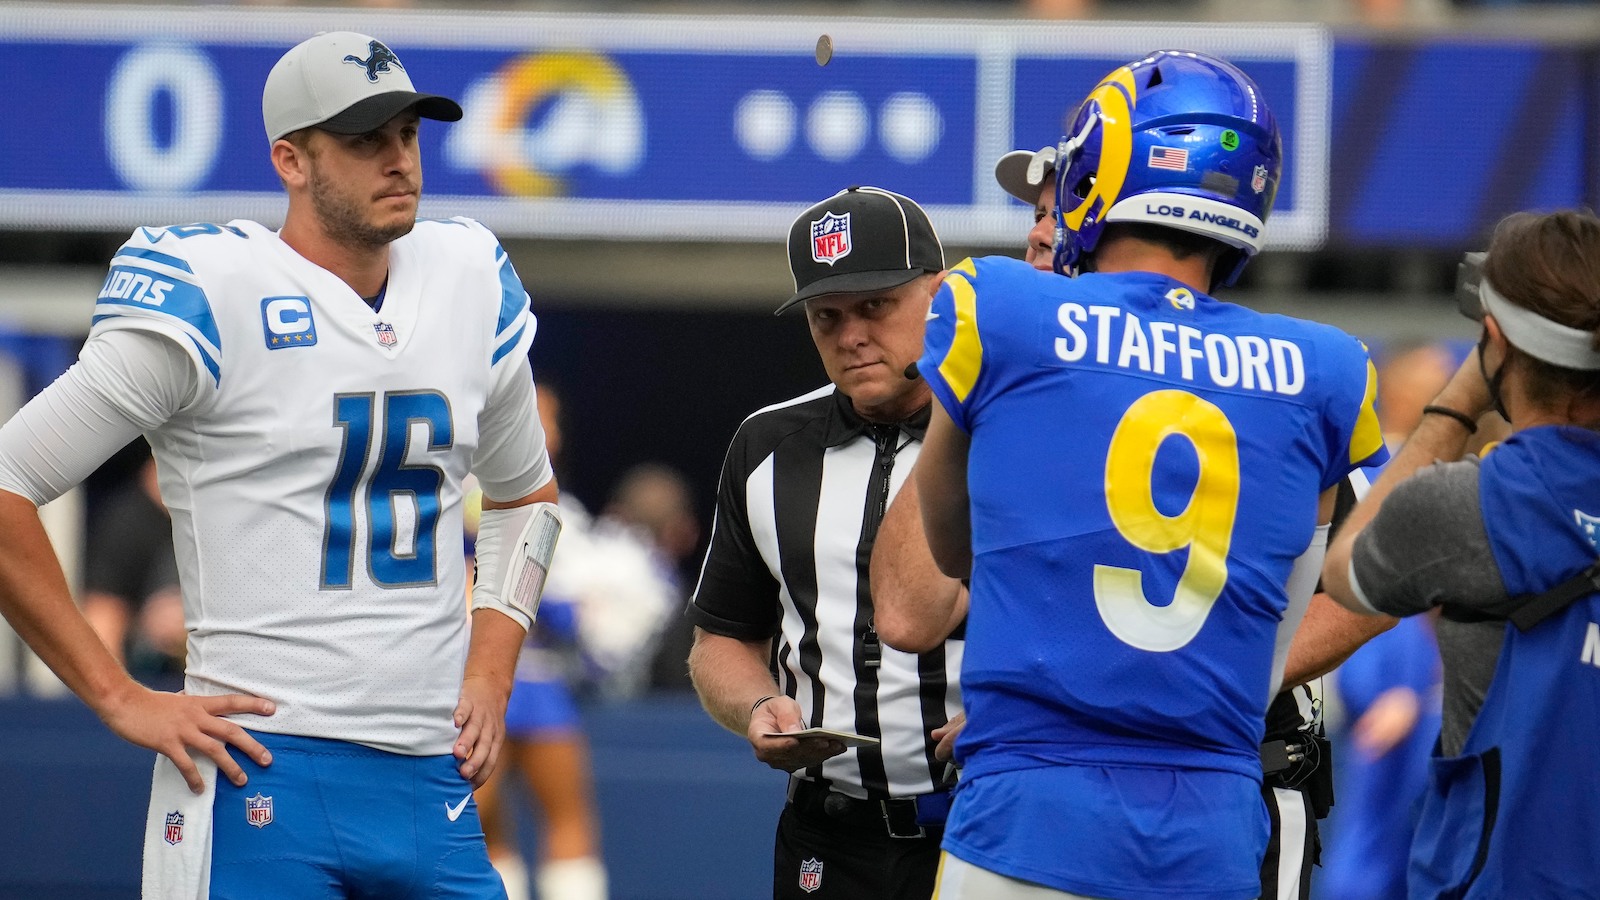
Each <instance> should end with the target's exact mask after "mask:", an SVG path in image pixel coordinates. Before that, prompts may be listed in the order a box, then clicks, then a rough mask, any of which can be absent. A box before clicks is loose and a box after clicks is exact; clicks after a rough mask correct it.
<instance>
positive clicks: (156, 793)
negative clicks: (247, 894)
mask: <svg viewBox="0 0 1600 900" xmlns="http://www.w3.org/2000/svg"><path fill="white" fill-rule="evenodd" d="M193 758H194V761H195V764H196V765H197V766H199V767H200V777H201V778H203V779H205V784H206V789H205V791H204V792H202V793H199V794H196V793H194V792H192V791H190V790H189V785H188V783H187V782H185V781H184V780H183V776H182V775H181V774H179V773H178V767H177V766H175V765H173V764H172V760H170V759H167V758H166V757H165V756H159V755H158V756H157V757H156V769H155V774H154V775H153V776H152V777H151V779H150V811H149V813H148V814H147V815H146V817H145V823H144V900H208V898H209V897H210V896H211V810H212V807H213V806H214V805H215V803H216V795H217V764H216V763H214V762H212V761H211V760H209V759H207V758H205V757H203V756H199V755H195V756H194V757H193Z"/></svg>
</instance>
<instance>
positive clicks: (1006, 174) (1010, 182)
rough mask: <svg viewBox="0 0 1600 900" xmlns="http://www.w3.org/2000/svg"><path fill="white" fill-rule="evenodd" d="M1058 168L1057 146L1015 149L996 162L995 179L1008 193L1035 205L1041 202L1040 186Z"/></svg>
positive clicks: (1030, 204)
mask: <svg viewBox="0 0 1600 900" xmlns="http://www.w3.org/2000/svg"><path fill="white" fill-rule="evenodd" d="M1055 170H1056V148H1055V147H1040V148H1039V149H1037V150H1013V151H1011V152H1010V153H1007V154H1006V155H1005V156H1002V157H1000V159H999V160H998V161H996V162H995V164H994V180H995V181H998V182H1000V186H1001V187H1002V188H1005V191H1006V193H1008V194H1010V195H1011V196H1013V197H1015V198H1017V199H1018V200H1021V201H1022V202H1023V203H1026V204H1028V205H1029V206H1033V205H1034V204H1036V203H1038V202H1039V188H1040V186H1041V185H1043V184H1044V180H1045V178H1046V177H1048V176H1049V175H1050V173H1051V172H1054V171H1055Z"/></svg>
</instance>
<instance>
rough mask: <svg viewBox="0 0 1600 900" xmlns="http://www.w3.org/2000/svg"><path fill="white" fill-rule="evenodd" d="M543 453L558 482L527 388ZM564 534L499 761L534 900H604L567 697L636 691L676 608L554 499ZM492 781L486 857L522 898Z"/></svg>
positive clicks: (498, 791)
mask: <svg viewBox="0 0 1600 900" xmlns="http://www.w3.org/2000/svg"><path fill="white" fill-rule="evenodd" d="M538 402H539V418H540V420H541V421H542V422H543V424H544V429H545V445H546V447H547V448H548V450H549V452H550V458H551V460H552V462H553V463H554V465H555V467H556V470H557V474H558V477H559V474H560V470H561V459H562V457H561V447H562V428H561V425H562V421H563V420H562V416H561V398H560V396H559V394H557V392H556V391H555V390H554V389H552V388H551V387H550V386H549V385H547V384H543V383H541V384H540V385H539V386H538ZM561 510H562V516H563V518H564V520H565V527H564V528H563V529H562V532H561V538H560V540H559V541H558V542H557V544H556V553H555V557H554V559H553V560H552V562H551V566H550V576H549V580H548V582H547V583H546V585H545V591H544V600H543V602H542V603H541V604H540V607H539V615H538V617H537V618H536V619H535V621H534V625H533V628H531V629H530V630H529V632H528V641H527V643H526V644H524V645H523V649H522V656H521V658H520V659H519V660H518V664H517V676H516V684H515V686H514V687H513V689H512V692H511V700H510V703H509V704H508V705H507V707H506V754H507V756H508V757H509V758H510V760H511V761H512V767H513V768H514V769H515V770H516V772H517V773H519V774H520V775H521V782H522V783H525V784H526V785H527V786H528V788H529V789H530V791H531V793H532V795H533V799H534V801H535V803H536V806H537V808H538V811H539V812H540V813H541V816H540V819H541V822H542V824H543V826H544V827H543V832H542V833H541V835H540V849H541V854H540V862H539V867H538V872H537V875H536V877H535V878H534V879H533V882H534V886H535V887H536V889H537V893H536V896H538V897H539V898H541V900H604V898H605V896H606V894H607V887H606V880H607V879H606V871H605V868H604V865H603V864H602V862H601V855H600V828H599V815H598V811H597V808H596V805H595V799H594V787H593V782H594V778H593V774H592V770H591V765H590V761H589V747H588V742H587V740H586V739H585V737H584V734H583V724H582V720H581V716H580V714H579V707H578V695H579V694H580V693H594V694H599V695H602V696H606V697H618V696H627V695H630V694H633V693H637V692H638V691H639V690H640V689H641V688H642V687H643V684H644V682H645V677H646V674H647V671H648V664H649V660H650V655H649V654H650V649H651V648H652V647H653V645H654V641H655V638H656V636H657V635H658V634H659V632H660V630H661V627H662V625H663V624H664V623H665V621H666V619H667V617H668V616H669V615H671V614H672V612H673V611H674V610H675V609H676V608H677V599H676V598H677V596H678V593H677V586H676V581H675V579H673V578H671V577H670V576H669V575H668V574H667V573H666V572H665V571H664V568H663V567H661V566H659V565H658V563H657V557H656V555H655V552H654V550H653V549H652V547H651V546H650V544H649V543H647V542H646V541H645V540H644V539H643V538H641V537H640V536H639V534H638V532H636V531H635V530H634V529H633V528H632V527H630V526H624V525H621V524H618V523H613V522H608V521H606V520H595V519H593V518H591V517H590V516H589V514H588V511H587V510H585V509H584V508H583V505H582V504H581V503H579V502H578V500H577V499H576V498H575V497H574V496H573V494H572V493H571V492H570V491H563V492H562V496H561ZM516 783H518V782H516V781H507V780H505V778H502V777H499V776H497V777H495V778H493V779H491V780H490V781H489V783H488V784H486V785H484V787H483V788H481V789H480V790H479V791H478V804H479V809H480V815H481V816H482V818H483V823H484V833H485V836H486V837H487V838H488V843H489V855H490V859H491V860H492V861H493V862H494V864H495V868H496V869H498V870H499V871H500V874H501V878H502V879H503V880H504V881H505V883H506V889H507V893H508V894H509V895H510V898H511V900H525V898H527V897H528V896H529V894H528V884H529V879H528V875H527V871H526V866H525V864H524V862H523V860H522V858H521V855H520V853H519V851H518V842H517V840H516V835H515V829H514V827H513V821H514V820H513V818H512V816H511V815H510V810H509V809H508V807H507V805H506V794H505V791H506V790H507V788H506V785H508V784H516Z"/></svg>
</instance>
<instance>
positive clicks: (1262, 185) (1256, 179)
mask: <svg viewBox="0 0 1600 900" xmlns="http://www.w3.org/2000/svg"><path fill="white" fill-rule="evenodd" d="M1266 189H1267V167H1266V166H1256V171H1255V174H1253V175H1251V176H1250V190H1252V191H1255V192H1256V193H1258V194H1259V193H1261V192H1262V191H1264V190H1266Z"/></svg>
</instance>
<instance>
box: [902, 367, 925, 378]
mask: <svg viewBox="0 0 1600 900" xmlns="http://www.w3.org/2000/svg"><path fill="white" fill-rule="evenodd" d="M904 374H905V376H906V380H907V381H916V380H917V379H918V378H921V377H922V373H921V372H919V371H917V364H916V363H912V364H911V365H909V366H906V370H905V373H904Z"/></svg>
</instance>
